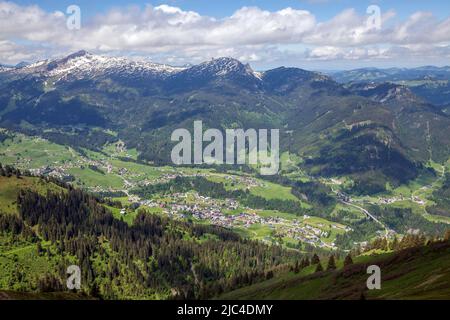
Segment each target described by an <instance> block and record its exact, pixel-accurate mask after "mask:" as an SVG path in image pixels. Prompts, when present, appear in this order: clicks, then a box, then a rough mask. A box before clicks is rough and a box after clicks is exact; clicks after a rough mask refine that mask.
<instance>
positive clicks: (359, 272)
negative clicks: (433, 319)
mask: <svg viewBox="0 0 450 320" xmlns="http://www.w3.org/2000/svg"><path fill="white" fill-rule="evenodd" d="M369 260H370V261H367V260H366V261H364V263H355V264H354V265H351V266H349V267H347V268H345V269H341V270H338V271H335V272H323V273H319V274H312V275H309V276H302V274H301V273H300V274H298V275H296V274H293V273H289V274H284V275H280V276H277V277H275V278H272V279H270V280H267V281H264V282H261V283H258V284H255V285H252V286H249V287H244V288H241V289H238V290H235V291H232V292H229V293H227V294H225V295H223V296H221V297H220V298H221V299H284V300H286V299H288V300H297V299H298V300H303V299H305V300H310V299H311V300H316V299H361V298H362V296H363V297H364V298H365V299H449V297H450V242H448V241H447V242H446V243H442V242H440V243H434V244H432V245H430V246H427V247H421V248H411V249H407V250H404V251H401V252H397V253H395V254H390V255H384V256H378V257H377V256H374V257H371V258H370V259H369ZM372 264H375V265H378V266H380V268H381V289H380V290H368V289H367V288H366V281H367V278H368V277H369V275H368V274H366V269H367V266H368V265H372Z"/></svg>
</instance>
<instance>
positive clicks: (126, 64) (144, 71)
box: [15, 50, 183, 82]
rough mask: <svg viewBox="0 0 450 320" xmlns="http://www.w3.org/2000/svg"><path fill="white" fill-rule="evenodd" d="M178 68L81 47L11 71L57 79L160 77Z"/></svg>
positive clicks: (55, 80) (178, 69) (179, 69)
mask: <svg viewBox="0 0 450 320" xmlns="http://www.w3.org/2000/svg"><path fill="white" fill-rule="evenodd" d="M181 70H183V68H178V67H172V66H169V65H164V64H157V63H152V62H148V61H134V60H131V59H128V58H124V57H107V56H102V55H96V54H92V53H90V52H87V51H84V50H81V51H78V52H75V53H72V54H70V55H68V56H66V57H64V58H60V59H54V60H43V61H38V62H36V63H33V64H30V65H27V66H24V67H22V68H20V69H16V70H15V71H16V72H17V73H32V74H38V75H40V76H44V77H47V78H51V79H52V81H53V82H58V81H61V80H77V79H86V78H93V77H96V76H103V75H112V74H118V75H130V76H134V77H138V76H156V77H162V78H164V77H167V76H169V75H170V74H173V73H176V72H178V71H181Z"/></svg>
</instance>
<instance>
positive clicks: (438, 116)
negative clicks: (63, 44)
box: [0, 51, 450, 189]
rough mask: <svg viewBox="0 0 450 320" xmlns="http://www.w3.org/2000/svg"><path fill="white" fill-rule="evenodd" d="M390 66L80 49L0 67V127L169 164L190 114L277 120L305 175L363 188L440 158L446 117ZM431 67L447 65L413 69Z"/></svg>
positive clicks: (264, 122)
mask: <svg viewBox="0 0 450 320" xmlns="http://www.w3.org/2000/svg"><path fill="white" fill-rule="evenodd" d="M362 70H366V71H362ZM395 70H396V71H395V72H394V70H391V71H390V73H391V75H390V76H389V77H391V78H389V77H388V75H389V74H388V72H387V71H379V70H375V69H361V70H360V71H353V72H352V71H349V72H346V73H336V74H333V75H332V76H329V75H325V74H322V73H317V72H311V71H307V70H303V69H298V68H286V67H280V68H277V69H273V70H268V71H265V72H255V71H253V70H252V69H251V67H250V66H249V65H245V64H243V63H241V62H239V61H238V60H235V59H232V58H218V59H213V60H210V61H206V62H203V63H201V64H199V65H194V66H188V67H183V68H178V67H171V66H167V65H161V64H155V63H150V62H138V61H131V60H129V59H126V58H114V57H103V56H98V55H94V54H90V53H88V52H85V51H80V52H77V53H74V54H71V55H69V56H67V57H64V58H62V59H55V60H45V61H40V62H36V63H33V64H29V65H25V66H21V67H15V68H5V69H1V71H0V126H1V127H6V128H10V129H14V130H20V131H23V132H26V133H30V134H38V135H43V136H45V137H46V138H48V139H51V140H54V141H56V142H59V143H67V144H71V145H75V146H81V147H88V148H96V147H100V146H101V144H103V143H105V141H110V140H114V139H119V138H120V139H122V140H123V141H125V142H126V143H127V145H128V146H129V147H136V148H137V149H138V151H139V152H140V159H142V160H148V161H154V162H157V163H169V162H170V156H169V155H170V150H171V146H172V144H171V142H170V134H171V132H172V130H174V129H175V128H179V127H185V128H191V127H192V123H193V121H194V120H203V122H204V123H205V127H213V128H221V129H225V128H230V127H239V128H280V129H282V130H281V146H282V149H283V151H290V152H293V153H297V154H299V155H300V156H302V157H303V158H304V159H305V162H304V163H303V164H302V165H303V166H304V167H305V168H306V169H307V170H308V171H309V172H310V174H312V175H327V176H330V175H331V176H332V175H351V176H352V177H354V178H355V179H361V180H362V181H366V182H367V186H368V188H370V185H371V184H373V183H379V184H380V185H383V184H385V182H386V181H390V182H392V183H394V184H396V183H402V182H404V181H407V180H409V179H411V178H414V177H415V176H416V175H417V173H418V172H419V171H420V170H421V167H422V164H423V163H425V162H427V161H428V160H430V159H432V160H434V161H438V162H442V161H446V160H447V159H448V158H449V156H450V117H449V116H448V115H447V114H445V112H443V108H442V107H436V106H434V105H433V104H432V103H430V99H427V98H426V97H424V95H421V94H418V92H417V90H419V88H422V87H420V86H411V85H408V86H406V85H403V84H398V83H394V82H393V81H390V80H389V79H397V78H396V76H394V75H393V74H400V73H403V74H408V71H407V70H404V69H395ZM430 70H434V72H435V73H433V74H436V76H435V77H438V75H439V76H440V77H441V78H443V77H444V75H445V74H446V72H448V73H449V74H450V71H449V70H448V68H431V67H430V68H419V69H414V71H412V72H413V73H414V74H420V73H421V72H422V74H424V75H425V74H428V75H429V72H430ZM351 75H353V76H351ZM383 77H384V78H383ZM333 78H334V79H336V80H337V81H335V80H334V79H333ZM362 78H364V81H362V80H359V81H358V80H357V79H362ZM411 78H414V77H413V76H412V75H411ZM376 79H380V80H379V81H374V80H376ZM381 79H385V80H381ZM343 81H345V82H346V83H341V82H343ZM347 81H351V82H353V83H347ZM385 81H386V82H388V83H385ZM399 81H400V80H399ZM405 81H406V80H405ZM439 81H446V80H443V79H440V80H439ZM354 82H356V83H354ZM367 82H375V83H372V84H370V83H367ZM433 83H434V82H433ZM447 84H448V82H447ZM106 129H111V130H113V131H115V132H117V133H118V135H117V136H115V135H114V136H113V135H110V134H108V133H107V130H106ZM74 137H76V138H74ZM86 141H88V143H87V142H86ZM368 177H370V179H369V180H370V181H371V182H368V181H367V179H368ZM374 188H375V189H376V186H374Z"/></svg>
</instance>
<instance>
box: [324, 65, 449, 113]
mask: <svg viewBox="0 0 450 320" xmlns="http://www.w3.org/2000/svg"><path fill="white" fill-rule="evenodd" d="M330 76H332V77H333V78H334V79H335V80H336V81H338V82H340V83H348V82H363V83H367V82H375V83H382V82H391V83H397V84H402V85H405V86H409V87H410V88H411V90H412V91H413V92H414V93H415V94H417V95H418V96H420V97H422V98H423V99H425V100H427V101H428V102H430V103H433V104H436V105H440V106H444V107H445V106H448V105H449V104H450V84H449V81H450V67H449V66H446V67H434V66H424V67H419V68H412V69H406V68H390V69H377V68H362V69H355V70H349V71H339V72H332V73H330Z"/></svg>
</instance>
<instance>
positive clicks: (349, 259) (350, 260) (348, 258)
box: [344, 254, 353, 267]
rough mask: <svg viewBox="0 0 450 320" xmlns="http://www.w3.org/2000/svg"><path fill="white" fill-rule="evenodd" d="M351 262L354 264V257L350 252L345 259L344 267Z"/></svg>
mask: <svg viewBox="0 0 450 320" xmlns="http://www.w3.org/2000/svg"><path fill="white" fill-rule="evenodd" d="M351 264H353V259H352V256H351V255H350V254H348V255H347V256H346V257H345V259H344V267H346V266H349V265H351Z"/></svg>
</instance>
